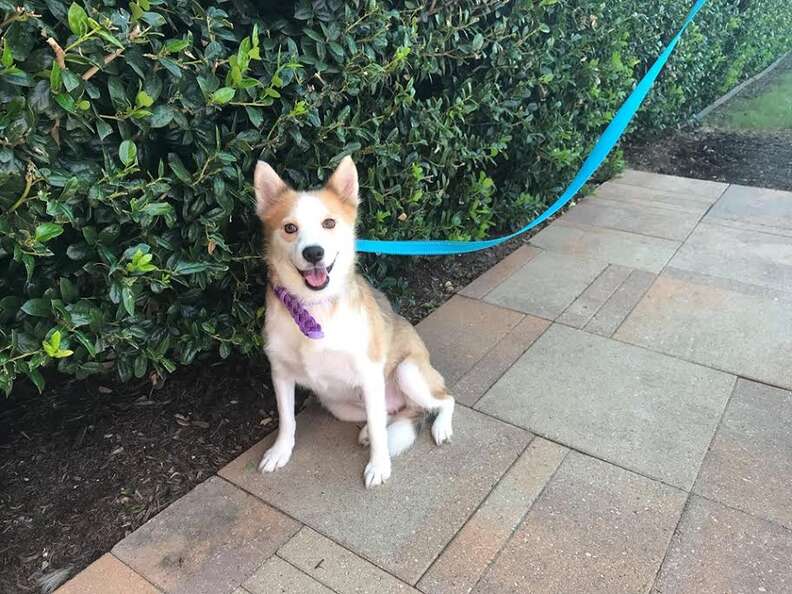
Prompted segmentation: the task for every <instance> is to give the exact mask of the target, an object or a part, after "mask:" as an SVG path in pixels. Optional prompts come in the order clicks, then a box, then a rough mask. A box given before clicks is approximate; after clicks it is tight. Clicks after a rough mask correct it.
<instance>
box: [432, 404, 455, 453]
mask: <svg viewBox="0 0 792 594" xmlns="http://www.w3.org/2000/svg"><path fill="white" fill-rule="evenodd" d="M453 434H454V429H453V427H452V426H451V415H448V414H444V413H442V412H441V413H440V414H439V415H437V418H436V419H435V421H434V423H432V437H433V438H434V441H435V443H436V444H437V445H441V444H444V443H446V442H447V441H451V436H452V435H453Z"/></svg>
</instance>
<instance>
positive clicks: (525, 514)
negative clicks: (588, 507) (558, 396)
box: [471, 440, 572, 591]
mask: <svg viewBox="0 0 792 594" xmlns="http://www.w3.org/2000/svg"><path fill="white" fill-rule="evenodd" d="M548 441H549V440H548ZM559 445H563V444H559ZM564 447H566V446H564ZM571 451H572V449H571V448H568V447H567V451H566V452H565V453H564V456H563V458H561V461H560V462H559V463H558V466H556V468H555V470H554V471H553V472H552V474H551V475H550V478H548V479H547V481H546V482H545V484H544V486H543V487H542V489H541V491H539V494H538V495H537V496H536V497H535V498H534V500H533V503H532V504H531V506H530V507H529V508H528V509H526V510H525V513H524V514H523V515H522V517H521V518H520V521H519V522H517V524H516V525H515V527H514V529H513V530H512V531H511V534H510V535H509V538H507V539H506V540H505V541H504V543H503V545H502V546H501V547H500V548H499V549H498V552H497V553H495V556H494V557H493V558H492V559H491V560H490V562H489V563H488V564H487V567H486V569H485V570H484V571H483V572H481V575H480V576H479V578H478V579H477V580H476V583H475V584H474V585H473V587H472V588H471V591H473V590H475V589H476V588H477V587H478V585H479V583H481V580H483V579H484V577H485V576H486V575H487V572H488V571H489V569H490V568H491V567H492V566H493V565H494V564H495V562H496V561H497V560H498V557H500V555H501V553H502V552H503V549H504V548H505V546H506V545H507V544H508V543H509V541H510V540H511V539H512V538H514V534H515V533H516V532H517V530H518V529H519V528H520V526H522V524H523V522H524V521H525V518H526V517H527V516H528V514H529V513H530V511H531V509H532V508H533V507H534V505H536V502H537V501H539V500H540V499H541V498H542V496H543V495H544V492H545V491H546V490H547V486H548V485H549V484H550V483H551V482H552V481H553V479H554V478H555V476H556V474H558V471H559V469H560V468H561V465H562V464H563V463H564V460H566V459H567V457H568V456H569V452H571Z"/></svg>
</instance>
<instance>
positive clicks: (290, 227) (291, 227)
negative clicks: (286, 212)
mask: <svg viewBox="0 0 792 594" xmlns="http://www.w3.org/2000/svg"><path fill="white" fill-rule="evenodd" d="M283 230H284V231H286V233H288V234H289V235H291V234H292V233H297V225H295V224H294V223H286V224H285V225H284V226H283Z"/></svg>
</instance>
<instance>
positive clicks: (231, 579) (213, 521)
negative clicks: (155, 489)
mask: <svg viewBox="0 0 792 594" xmlns="http://www.w3.org/2000/svg"><path fill="white" fill-rule="evenodd" d="M298 528H299V524H297V522H295V521H294V520H291V519H289V518H287V517H286V516H284V515H283V514H281V513H280V512H278V511H276V510H274V509H272V508H271V507H269V506H268V505H265V504H264V503H262V502H261V501H259V500H257V499H256V498H255V497H252V496H250V495H248V494H246V493H244V492H242V491H241V490H239V489H237V488H236V487H234V486H233V485H230V484H229V483H227V482H226V481H224V480H222V479H220V478H217V477H213V478H210V479H209V480H208V481H206V482H205V483H202V484H200V485H198V486H197V487H196V488H195V489H193V490H192V491H190V492H189V493H188V494H187V495H185V496H184V497H182V498H181V499H178V500H176V502H175V503H173V504H171V505H170V506H169V507H168V508H167V509H165V510H164V511H162V512H160V513H159V514H158V515H157V516H155V517H154V518H153V519H151V520H149V521H148V522H147V523H145V524H143V526H141V527H140V528H138V529H137V530H135V532H133V533H132V534H130V535H129V536H127V537H126V538H125V539H124V540H122V541H121V542H120V543H118V544H117V545H116V546H115V547H113V554H115V555H116V556H117V557H118V558H119V559H120V560H121V561H123V562H124V563H126V564H127V565H129V566H130V567H131V568H132V569H134V570H135V571H137V572H138V573H140V574H141V575H143V576H145V577H146V578H147V579H148V580H149V581H151V582H152V583H154V584H155V585H157V586H158V587H159V588H161V589H162V590H165V591H167V592H173V593H178V592H184V593H190V594H198V593H201V592H206V593H211V594H220V593H222V592H231V591H232V590H233V589H234V588H235V587H236V586H238V585H239V584H240V583H241V582H242V581H243V580H244V579H245V578H247V577H248V576H249V575H250V574H252V573H253V572H254V570H255V569H256V568H257V567H258V566H259V565H261V563H262V562H263V561H264V560H265V559H266V558H268V557H269V556H270V555H272V554H273V553H274V552H275V550H276V549H277V548H278V546H280V545H281V543H283V542H285V541H287V540H288V539H289V538H290V537H291V536H292V535H293V534H294V533H295V532H297V529H298Z"/></svg>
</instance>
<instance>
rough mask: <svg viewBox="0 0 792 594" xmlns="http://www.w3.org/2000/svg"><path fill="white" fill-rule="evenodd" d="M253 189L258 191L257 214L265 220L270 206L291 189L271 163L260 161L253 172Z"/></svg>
mask: <svg viewBox="0 0 792 594" xmlns="http://www.w3.org/2000/svg"><path fill="white" fill-rule="evenodd" d="M253 188H254V189H255V191H256V214H257V215H258V216H259V218H260V219H262V220H263V219H264V215H265V214H266V212H267V210H268V209H269V208H270V206H272V205H273V204H274V203H275V202H276V200H277V199H278V196H280V195H281V194H283V193H284V192H285V191H286V190H288V189H289V186H287V185H286V182H285V181H283V180H282V179H281V178H280V176H279V175H278V174H277V173H275V170H274V169H273V168H272V167H270V165H269V163H267V162H265V161H259V162H258V163H256V170H255V171H254V172H253Z"/></svg>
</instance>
